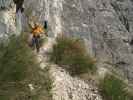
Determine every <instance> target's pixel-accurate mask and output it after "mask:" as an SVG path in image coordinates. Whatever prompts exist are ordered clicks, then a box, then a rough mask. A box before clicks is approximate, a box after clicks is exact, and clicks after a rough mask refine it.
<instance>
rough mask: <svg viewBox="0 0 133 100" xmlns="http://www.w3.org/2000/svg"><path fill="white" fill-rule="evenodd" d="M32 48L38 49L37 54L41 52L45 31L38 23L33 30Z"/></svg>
mask: <svg viewBox="0 0 133 100" xmlns="http://www.w3.org/2000/svg"><path fill="white" fill-rule="evenodd" d="M31 33H32V45H31V46H32V47H34V46H35V47H36V50H37V52H39V50H40V37H41V34H42V33H44V29H43V27H42V26H41V25H39V24H38V23H36V24H35V26H34V28H32V32H31Z"/></svg>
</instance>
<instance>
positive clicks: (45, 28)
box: [43, 20, 48, 36]
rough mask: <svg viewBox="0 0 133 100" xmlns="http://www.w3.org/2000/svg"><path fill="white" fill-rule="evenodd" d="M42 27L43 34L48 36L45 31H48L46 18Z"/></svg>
mask: <svg viewBox="0 0 133 100" xmlns="http://www.w3.org/2000/svg"><path fill="white" fill-rule="evenodd" d="M43 28H44V30H45V35H46V36H48V33H47V31H48V21H47V20H45V21H44V27H43Z"/></svg>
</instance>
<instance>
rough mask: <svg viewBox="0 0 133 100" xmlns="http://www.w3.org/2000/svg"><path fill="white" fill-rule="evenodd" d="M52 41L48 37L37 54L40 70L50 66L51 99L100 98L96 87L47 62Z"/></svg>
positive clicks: (97, 99) (81, 99)
mask: <svg viewBox="0 0 133 100" xmlns="http://www.w3.org/2000/svg"><path fill="white" fill-rule="evenodd" d="M54 43H55V39H54V38H48V41H47V43H45V44H44V45H43V47H42V48H41V50H40V52H39V54H38V56H37V58H38V61H39V62H40V68H41V69H42V70H43V69H44V68H46V67H50V70H49V75H50V77H51V79H52V80H53V88H52V91H51V92H52V95H53V100H102V99H101V96H100V95H99V94H98V91H97V88H96V87H94V86H93V85H91V84H89V85H88V84H87V83H85V82H84V81H82V80H80V79H78V78H73V77H71V76H70V75H69V73H67V72H66V71H65V70H63V69H62V68H61V67H59V66H58V65H55V64H52V63H49V62H48V53H49V52H51V50H52V45H53V44H54Z"/></svg>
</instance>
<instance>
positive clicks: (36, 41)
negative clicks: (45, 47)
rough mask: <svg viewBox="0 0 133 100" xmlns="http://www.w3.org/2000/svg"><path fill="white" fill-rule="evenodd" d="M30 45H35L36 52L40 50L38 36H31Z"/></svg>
mask: <svg viewBox="0 0 133 100" xmlns="http://www.w3.org/2000/svg"><path fill="white" fill-rule="evenodd" d="M32 47H35V48H36V50H37V52H39V50H40V36H33V38H32Z"/></svg>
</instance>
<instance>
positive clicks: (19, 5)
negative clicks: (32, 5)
mask: <svg viewBox="0 0 133 100" xmlns="http://www.w3.org/2000/svg"><path fill="white" fill-rule="evenodd" d="M13 1H14V3H15V4H16V12H18V11H19V10H20V11H21V12H23V11H24V8H23V3H24V0H13Z"/></svg>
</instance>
